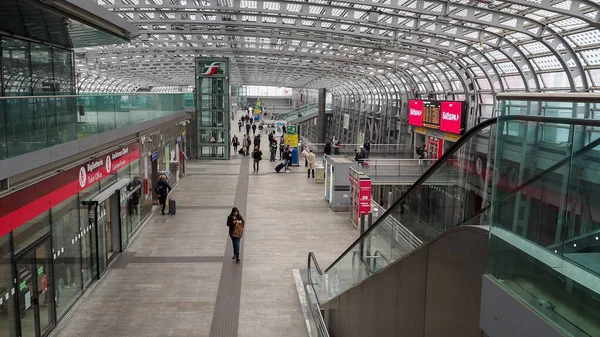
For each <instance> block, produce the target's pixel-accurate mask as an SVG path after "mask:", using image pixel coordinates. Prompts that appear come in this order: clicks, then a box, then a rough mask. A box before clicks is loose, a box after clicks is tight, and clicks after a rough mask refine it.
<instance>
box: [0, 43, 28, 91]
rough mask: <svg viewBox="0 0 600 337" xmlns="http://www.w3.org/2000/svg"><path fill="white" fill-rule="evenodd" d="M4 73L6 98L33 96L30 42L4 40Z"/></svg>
mask: <svg viewBox="0 0 600 337" xmlns="http://www.w3.org/2000/svg"><path fill="white" fill-rule="evenodd" d="M2 71H3V75H4V95H5V96H26V95H31V93H32V87H31V84H32V83H31V63H30V58H29V42H25V41H22V40H17V39H11V38H8V37H3V38H2Z"/></svg>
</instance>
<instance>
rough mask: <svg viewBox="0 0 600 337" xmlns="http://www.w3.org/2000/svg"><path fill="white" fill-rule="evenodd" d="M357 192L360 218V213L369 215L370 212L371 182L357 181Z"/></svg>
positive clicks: (365, 180)
mask: <svg viewBox="0 0 600 337" xmlns="http://www.w3.org/2000/svg"><path fill="white" fill-rule="evenodd" d="M359 188H360V190H359V192H358V216H359V218H360V214H361V213H365V215H366V214H369V212H370V211H371V180H370V179H369V180H367V179H361V180H359Z"/></svg>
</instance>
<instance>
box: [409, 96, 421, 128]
mask: <svg viewBox="0 0 600 337" xmlns="http://www.w3.org/2000/svg"><path fill="white" fill-rule="evenodd" d="M408 124H410V125H414V126H423V101H421V100H418V99H411V100H409V101H408Z"/></svg>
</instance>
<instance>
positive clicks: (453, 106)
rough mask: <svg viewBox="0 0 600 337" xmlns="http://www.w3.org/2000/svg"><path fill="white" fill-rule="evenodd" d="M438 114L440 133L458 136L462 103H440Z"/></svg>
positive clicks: (460, 125)
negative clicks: (439, 116)
mask: <svg viewBox="0 0 600 337" xmlns="http://www.w3.org/2000/svg"><path fill="white" fill-rule="evenodd" d="M440 114H441V118H440V120H441V121H440V131H444V132H450V133H455V134H458V135H460V134H461V127H462V123H461V122H462V102H442V104H441V110H440ZM409 124H410V122H409Z"/></svg>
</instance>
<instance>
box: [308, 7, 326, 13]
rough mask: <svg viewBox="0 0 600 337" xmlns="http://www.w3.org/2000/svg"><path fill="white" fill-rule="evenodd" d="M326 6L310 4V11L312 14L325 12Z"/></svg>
mask: <svg viewBox="0 0 600 337" xmlns="http://www.w3.org/2000/svg"><path fill="white" fill-rule="evenodd" d="M323 10H324V8H323V7H321V6H308V12H309V13H310V14H321V13H323Z"/></svg>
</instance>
